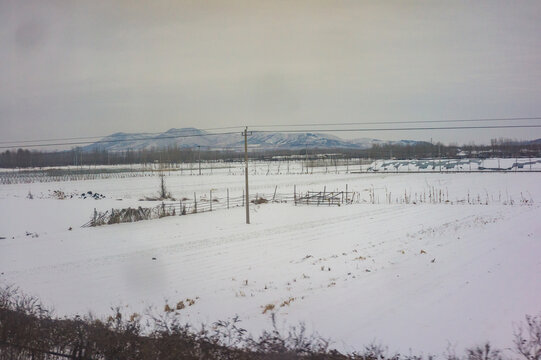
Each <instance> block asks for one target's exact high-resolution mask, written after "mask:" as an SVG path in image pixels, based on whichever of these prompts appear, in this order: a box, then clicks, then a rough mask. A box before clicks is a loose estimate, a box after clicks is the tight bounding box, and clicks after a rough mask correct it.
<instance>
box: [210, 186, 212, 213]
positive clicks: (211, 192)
mask: <svg viewBox="0 0 541 360" xmlns="http://www.w3.org/2000/svg"><path fill="white" fill-rule="evenodd" d="M210 211H212V189H210Z"/></svg>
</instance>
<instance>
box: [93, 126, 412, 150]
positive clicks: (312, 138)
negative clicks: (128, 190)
mask: <svg viewBox="0 0 541 360" xmlns="http://www.w3.org/2000/svg"><path fill="white" fill-rule="evenodd" d="M416 143H419V141H414V140H399V141H384V140H378V139H371V138H358V139H353V140H344V139H341V138H339V137H337V136H333V135H328V134H323V133H312V132H305V133H283V132H257V131H254V132H252V134H251V135H250V136H249V137H248V144H249V145H250V148H251V149H254V148H256V149H257V148H260V149H279V150H281V149H288V150H295V149H304V148H305V147H308V148H311V149H313V148H319V149H337V148H342V149H367V148H370V147H372V145H373V144H393V145H394V144H396V145H413V144H416ZM197 146H201V147H202V148H204V149H205V150H218V149H219V150H222V149H231V150H241V149H242V148H243V146H244V138H243V137H242V136H241V132H240V131H239V132H235V133H226V134H219V135H215V134H212V133H208V132H206V131H204V130H199V129H196V128H181V129H170V130H167V131H166V132H163V133H161V134H155V133H154V134H148V133H133V134H128V133H122V132H119V133H115V134H112V135H109V136H106V137H105V138H103V139H101V140H99V141H97V142H95V143H93V144H90V145H87V146H85V147H83V150H84V151H94V150H107V151H126V150H150V149H160V148H167V147H180V148H193V147H197Z"/></svg>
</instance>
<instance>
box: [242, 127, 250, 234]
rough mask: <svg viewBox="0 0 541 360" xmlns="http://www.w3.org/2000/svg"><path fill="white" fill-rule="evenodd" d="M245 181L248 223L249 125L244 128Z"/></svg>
mask: <svg viewBox="0 0 541 360" xmlns="http://www.w3.org/2000/svg"><path fill="white" fill-rule="evenodd" d="M243 135H244V163H245V169H244V181H245V187H246V191H245V194H246V224H249V223H250V195H249V194H248V126H246V129H244V133H243Z"/></svg>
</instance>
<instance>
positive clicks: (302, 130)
mask: <svg viewBox="0 0 541 360" xmlns="http://www.w3.org/2000/svg"><path fill="white" fill-rule="evenodd" d="M510 128H516V129H518V128H541V124H540V125H485V126H438V127H407V128H360V129H325V130H321V129H297V130H280V131H278V132H281V133H304V132H319V131H328V132H344V131H351V132H365V131H415V130H468V129H510ZM253 132H254V133H273V132H275V131H272V130H253Z"/></svg>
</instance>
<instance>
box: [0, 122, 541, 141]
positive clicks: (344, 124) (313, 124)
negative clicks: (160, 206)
mask: <svg viewBox="0 0 541 360" xmlns="http://www.w3.org/2000/svg"><path fill="white" fill-rule="evenodd" d="M525 120H541V116H533V117H508V118H503V117H502V118H475V119H448V120H411V121H410V120H408V121H378V122H345V123H310V124H271V125H248V127H249V128H251V129H257V128H276V127H297V128H298V127H306V126H316V127H325V126H352V125H389V124H430V123H456V122H492V121H512V122H515V121H525ZM244 128H245V126H244V125H243V126H241V125H238V126H226V127H217V128H208V129H198V130H200V131H216V130H231V129H239V130H242V129H244ZM254 131H255V130H254ZM260 131H264V130H260ZM309 131H336V130H331V129H322V130H309ZM344 131H345V130H344ZM367 131H368V130H367ZM281 132H285V131H281ZM126 134H129V133H126ZM158 134H163V132H147V133H144V134H133V135H136V136H137V135H140V136H141V138H139V139H132V140H146V139H154V138H153V137H145V136H146V135H158ZM108 136H111V134H109V135H100V136H82V137H67V138H54V139H37V140H11V141H0V145H1V144H29V143H40V142H45V141H72V140H88V139H103V138H106V137H108ZM0 148H6V147H0Z"/></svg>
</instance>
